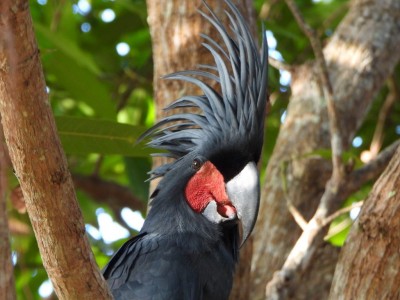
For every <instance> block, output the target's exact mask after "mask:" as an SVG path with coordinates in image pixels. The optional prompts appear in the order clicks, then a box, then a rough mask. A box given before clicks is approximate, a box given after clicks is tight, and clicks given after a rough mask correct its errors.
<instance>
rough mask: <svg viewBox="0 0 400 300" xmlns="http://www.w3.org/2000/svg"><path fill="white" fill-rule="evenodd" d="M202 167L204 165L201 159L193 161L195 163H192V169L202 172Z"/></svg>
mask: <svg viewBox="0 0 400 300" xmlns="http://www.w3.org/2000/svg"><path fill="white" fill-rule="evenodd" d="M202 165H203V163H202V162H201V160H200V159H198V158H195V159H193V162H192V169H193V170H195V171H198V170H200V168H201V166H202Z"/></svg>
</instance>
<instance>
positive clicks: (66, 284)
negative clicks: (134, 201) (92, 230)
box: [0, 0, 111, 299]
mask: <svg viewBox="0 0 400 300" xmlns="http://www.w3.org/2000/svg"><path fill="white" fill-rule="evenodd" d="M0 11H1V14H0V112H1V117H2V124H3V128H4V135H5V137H6V142H7V145H8V149H9V152H10V157H11V161H12V163H13V166H14V170H15V173H16V175H17V177H18V179H19V181H20V185H21V189H22V191H23V194H24V199H25V202H26V208H27V211H28V213H29V217H30V220H31V223H32V227H33V229H34V232H35V235H36V239H37V241H38V245H39V250H40V254H41V257H42V259H43V264H44V267H45V268H46V271H47V273H48V275H49V277H50V279H51V280H52V283H53V286H54V288H55V291H56V293H57V295H58V297H59V299H110V298H111V296H110V293H109V291H108V289H107V286H106V283H105V281H104V279H103V277H102V275H101V274H100V271H99V269H98V267H97V265H96V263H95V261H94V258H93V254H92V252H91V249H90V245H89V242H88V239H87V237H86V235H85V226H84V223H83V219H82V214H81V211H80V209H79V206H78V203H77V200H76V196H75V191H74V188H73V182H72V180H71V175H70V173H69V171H68V166H67V162H66V159H65V155H64V153H63V151H62V148H61V144H60V141H59V138H58V136H57V131H56V127H55V122H54V118H53V115H52V112H51V108H50V105H49V102H48V96H47V94H46V85H45V81H44V76H43V72H42V68H41V65H40V60H39V50H38V48H37V44H36V40H35V37H34V33H33V27H32V19H31V16H30V13H29V8H28V1H26V0H17V1H15V0H2V1H1V2H0Z"/></svg>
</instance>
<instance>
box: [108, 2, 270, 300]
mask: <svg viewBox="0 0 400 300" xmlns="http://www.w3.org/2000/svg"><path fill="white" fill-rule="evenodd" d="M225 3H226V4H227V10H226V11H225V13H226V15H227V16H228V18H229V20H230V28H229V29H227V28H225V27H224V26H223V25H222V23H221V22H220V20H219V19H218V17H217V16H216V15H215V14H214V13H213V12H212V11H211V9H210V8H209V7H208V6H207V5H206V4H205V3H204V5H205V8H206V10H207V13H204V12H200V13H201V14H202V16H203V17H204V18H206V19H207V20H208V21H209V22H210V23H211V24H212V25H213V26H214V28H215V29H216V30H217V31H218V32H219V34H220V36H221V40H222V41H223V43H224V45H219V44H218V43H217V42H215V41H214V40H212V39H211V38H210V37H208V36H206V35H203V38H204V41H205V42H204V44H203V45H204V46H205V47H206V48H207V49H208V50H209V51H210V52H211V54H212V55H213V57H214V61H215V66H210V65H202V66H199V70H192V71H184V72H178V73H174V74H171V75H168V76H166V77H165V78H166V79H170V80H171V79H177V80H183V81H187V82H191V83H193V84H195V85H197V86H198V87H200V88H201V90H202V91H203V93H204V94H203V95H200V96H195V95H190V96H184V97H182V98H180V99H178V100H176V101H175V102H173V103H172V104H171V105H170V106H169V107H167V108H166V109H175V108H181V107H196V108H200V110H201V112H202V113H199V114H196V113H179V114H175V115H172V116H169V117H165V118H164V119H162V120H161V121H159V122H158V123H157V124H156V125H155V126H154V127H152V128H151V129H150V130H149V131H147V132H146V133H144V135H143V137H151V138H152V140H151V141H150V142H149V145H150V146H151V147H154V148H158V149H162V150H166V153H163V154H162V155H164V156H169V157H173V158H174V159H175V160H174V161H173V162H171V163H168V164H165V165H162V166H160V167H158V168H156V169H154V170H153V171H152V172H151V176H152V178H156V177H159V176H163V178H162V180H161V181H160V183H159V185H158V186H157V188H156V191H155V192H154V193H153V195H152V198H153V199H152V202H151V210H150V212H149V214H148V216H147V218H146V221H145V223H144V226H143V228H142V230H141V232H140V234H139V235H138V236H136V237H134V238H133V239H131V240H129V241H128V242H127V243H125V245H124V246H123V247H122V248H121V249H119V250H118V252H117V253H116V254H115V255H114V257H113V258H112V259H111V261H110V262H109V264H108V265H107V266H106V267H105V269H104V271H103V274H104V277H105V278H106V279H107V282H108V284H109V286H110V289H111V290H112V292H113V294H114V297H115V298H116V299H227V298H228V296H229V293H230V289H231V286H232V277H233V272H234V268H235V263H236V262H237V259H238V249H239V245H240V241H239V231H238V224H237V222H235V221H230V220H228V221H226V220H224V221H223V222H210V220H209V219H208V218H207V217H205V216H204V215H203V214H199V213H198V212H195V211H193V209H192V208H191V207H190V206H189V205H188V203H187V199H185V192H184V191H185V188H186V185H187V183H188V181H189V180H190V178H192V176H194V175H195V174H196V169H194V168H193V167H192V164H193V161H194V160H199V161H201V162H204V161H211V162H212V163H213V164H214V165H215V166H216V168H217V169H218V170H219V171H220V172H221V174H222V175H223V177H224V181H225V182H228V181H230V180H231V179H232V178H234V177H235V176H236V175H237V174H239V173H240V171H241V170H242V169H243V168H244V167H245V166H246V164H248V163H249V162H255V163H257V162H258V160H259V157H260V153H261V148H262V144H263V135H264V129H263V128H264V113H265V106H266V101H267V95H266V86H267V45H266V40H265V35H264V34H263V39H262V46H261V54H260V52H259V51H258V47H257V45H256V43H255V42H254V40H253V38H252V36H251V33H250V32H251V31H250V30H249V28H248V26H247V24H246V22H245V20H244V18H243V17H242V16H241V14H240V12H239V10H238V9H237V8H236V7H235V6H234V5H233V4H232V3H231V1H230V0H225ZM204 78H207V79H211V80H214V81H216V82H217V83H218V84H219V85H220V90H221V92H220V93H218V92H217V91H216V90H214V89H213V88H212V87H210V86H209V85H207V84H206V83H204V82H203V79H204ZM177 121H179V122H177ZM252 226H253V225H252Z"/></svg>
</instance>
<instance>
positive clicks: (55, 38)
mask: <svg viewBox="0 0 400 300" xmlns="http://www.w3.org/2000/svg"><path fill="white" fill-rule="evenodd" d="M35 30H36V32H37V34H39V35H42V36H43V38H45V39H47V40H48V41H49V42H50V43H51V44H53V46H54V47H55V48H57V49H58V50H60V51H61V52H62V53H64V54H65V55H67V56H69V57H70V58H71V59H72V60H74V61H75V62H77V63H79V64H80V65H81V66H83V67H84V68H86V69H87V70H89V71H90V72H92V73H93V74H95V75H100V73H101V71H100V69H99V68H98V66H97V64H96V63H95V61H94V60H93V56H91V55H90V54H89V53H86V52H84V51H83V50H82V49H80V48H78V46H77V44H76V41H72V40H70V39H68V38H67V37H65V36H63V35H62V33H59V32H52V31H51V30H50V29H49V28H47V27H45V26H43V25H41V24H39V23H35Z"/></svg>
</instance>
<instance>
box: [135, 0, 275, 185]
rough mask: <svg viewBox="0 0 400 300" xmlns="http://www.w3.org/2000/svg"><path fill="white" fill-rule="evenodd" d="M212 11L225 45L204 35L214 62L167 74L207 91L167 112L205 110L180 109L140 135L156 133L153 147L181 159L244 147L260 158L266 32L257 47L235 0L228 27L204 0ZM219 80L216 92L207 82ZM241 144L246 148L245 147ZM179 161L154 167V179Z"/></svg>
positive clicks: (229, 4)
mask: <svg viewBox="0 0 400 300" xmlns="http://www.w3.org/2000/svg"><path fill="white" fill-rule="evenodd" d="M203 3H204V5H205V7H206V10H207V13H204V12H202V11H199V13H200V14H201V15H202V16H203V17H204V18H205V19H206V20H207V21H208V22H210V23H211V25H212V26H213V27H214V28H215V29H216V30H217V32H218V33H219V36H220V37H221V40H222V41H223V45H220V44H218V43H217V42H216V41H215V40H213V39H212V38H211V37H209V36H208V35H205V34H202V35H201V36H202V38H203V39H204V42H203V46H204V47H205V48H207V49H208V50H209V51H210V53H211V55H212V56H213V58H214V63H215V65H213V66H211V65H199V69H198V70H189V71H182V72H177V73H173V74H170V75H167V76H165V77H164V78H165V79H169V80H171V79H174V80H182V81H186V82H190V83H192V84H194V85H196V86H198V87H199V88H200V89H201V90H202V92H203V95H200V96H196V95H187V96H183V97H181V98H179V99H177V100H175V101H174V102H173V103H172V104H170V105H169V106H168V107H166V108H165V109H166V110H172V109H176V108H189V107H190V108H199V109H200V110H201V113H199V114H197V113H178V114H175V115H171V116H168V117H165V118H163V119H162V120H160V121H159V122H158V123H157V124H155V125H154V126H153V127H152V128H150V129H149V130H148V131H146V132H145V133H144V134H143V135H142V136H141V138H140V139H143V138H146V137H152V140H151V141H150V142H149V143H148V145H149V146H150V147H153V148H158V149H162V150H166V151H167V153H163V154H161V156H167V157H173V158H175V159H179V158H181V157H183V156H185V155H186V154H188V153H190V152H192V151H196V152H198V153H199V154H201V155H204V156H206V157H207V155H211V153H210V152H212V151H214V152H215V151H218V150H223V151H227V150H228V149H231V148H233V149H235V148H239V149H238V151H246V152H250V154H251V155H252V158H253V159H254V160H255V161H257V160H258V159H259V156H260V153H261V148H262V144H263V135H264V114H265V106H266V102H267V65H268V61H267V60H268V48H267V42H266V38H265V34H264V32H263V34H262V45H261V51H260V52H259V51H258V47H257V44H256V43H255V41H254V39H253V37H252V35H251V31H250V30H249V28H248V25H247V24H246V22H245V20H244V18H243V16H242V15H241V14H240V12H239V10H238V9H237V8H236V7H235V6H234V5H233V4H232V2H231V1H230V0H225V3H226V4H227V7H228V8H227V10H225V14H226V15H227V17H228V19H229V23H230V26H229V31H228V30H227V29H226V28H225V27H224V25H223V24H222V23H221V21H220V20H219V18H218V17H217V16H216V15H215V14H214V13H213V12H212V11H211V9H210V8H209V6H208V5H207V4H206V3H205V2H203ZM204 79H207V80H212V81H215V82H216V83H217V84H218V85H219V87H220V89H219V90H220V91H221V92H217V91H216V90H215V89H213V88H212V87H211V86H210V85H208V84H206V83H205V82H204V81H203V80H204ZM240 148H242V149H240ZM173 166H174V163H168V164H165V165H163V166H161V167H158V168H156V169H154V170H153V171H152V172H151V174H152V178H155V177H159V176H163V175H164V174H165V173H166V172H168V171H169V170H170V169H171V168H172V167H173Z"/></svg>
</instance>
